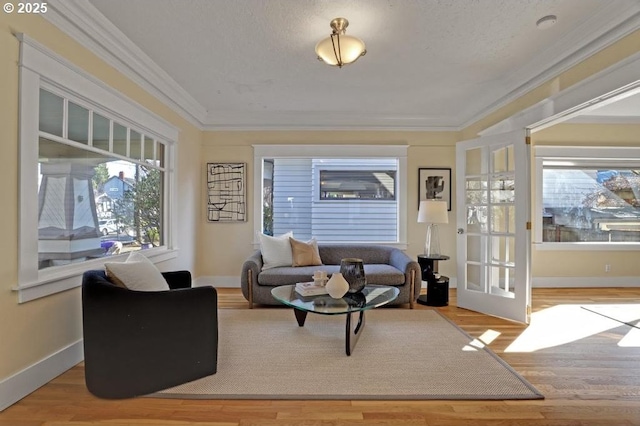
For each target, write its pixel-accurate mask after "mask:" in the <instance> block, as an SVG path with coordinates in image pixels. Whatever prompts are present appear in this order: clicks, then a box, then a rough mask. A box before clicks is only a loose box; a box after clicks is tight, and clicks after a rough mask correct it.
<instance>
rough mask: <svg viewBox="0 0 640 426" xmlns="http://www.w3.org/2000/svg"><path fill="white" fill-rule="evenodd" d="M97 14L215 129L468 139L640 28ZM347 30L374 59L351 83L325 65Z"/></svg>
mask: <svg viewBox="0 0 640 426" xmlns="http://www.w3.org/2000/svg"><path fill="white" fill-rule="evenodd" d="M90 2H91V4H92V5H94V6H95V7H96V8H97V9H98V10H99V11H100V12H101V13H102V14H103V15H104V16H105V17H106V18H107V19H108V20H109V21H110V22H111V23H113V24H114V25H115V27H117V28H118V29H119V30H120V31H121V32H122V33H124V35H125V36H126V37H127V38H128V39H130V40H131V41H132V42H133V43H134V44H135V45H137V46H138V47H139V48H140V49H141V50H142V51H143V52H144V53H145V54H146V55H148V57H149V58H151V60H152V61H153V62H155V64H157V65H158V66H159V67H160V68H162V70H164V71H165V72H166V73H167V74H168V75H169V76H170V77H171V78H172V79H173V80H175V82H176V83H178V85H179V86H181V87H182V88H183V89H184V90H185V91H186V92H188V93H189V95H190V96H191V97H192V98H194V99H195V100H196V101H197V103H198V104H200V105H201V106H202V107H204V109H206V117H205V118H204V119H203V120H202V122H203V124H204V125H205V127H210V128H281V127H290V128H295V127H298V128H303V127H310V128H311V127H318V128H416V129H419V128H460V127H461V126H464V125H466V124H469V123H470V122H472V121H473V120H475V119H478V118H480V117H482V116H483V115H485V114H486V113H488V112H490V111H491V109H494V108H496V107H497V106H499V105H501V104H503V103H504V102H506V101H509V100H511V99H512V98H513V97H515V96H517V95H518V94H522V93H521V92H522V91H523V90H525V89H528V88H531V87H530V86H531V85H535V84H536V83H539V82H541V81H539V80H541V79H544V78H546V77H548V76H549V75H553V73H554V72H555V73H557V72H558V71H561V70H562V69H563V67H564V68H566V67H567V66H569V65H572V63H571V60H572V58H574V57H578V56H579V53H580V52H581V51H584V50H585V49H588V48H590V47H592V46H594V45H597V42H598V40H600V39H601V38H602V37H604V36H606V35H607V34H610V33H611V32H612V30H614V29H615V28H618V27H620V26H621V25H622V24H624V23H625V21H627V22H628V20H630V19H635V21H634V22H637V21H638V19H637V17H638V15H639V14H640V12H639V11H640V8H639V2H638V1H637V0H538V1H535V0H446V1H445V0H430V1H427V0H425V1H418V0H342V1H335V0H323V1H318V0H188V1H187V0H90ZM548 14H554V15H557V17H558V21H557V24H556V25H555V26H553V27H551V28H548V29H546V30H540V29H538V28H536V25H535V23H536V21H537V20H538V19H539V18H541V17H543V16H545V15H548ZM336 17H345V18H347V19H348V20H349V22H350V25H349V28H348V29H347V34H350V35H354V36H357V37H360V38H361V39H363V41H364V42H365V43H366V46H367V54H366V56H364V57H362V58H360V59H359V60H358V61H357V62H356V63H354V64H351V65H349V66H346V67H344V68H342V69H339V68H334V67H330V66H328V65H325V64H323V63H321V62H319V61H318V60H317V59H316V57H315V54H314V46H315V44H316V43H317V42H318V41H319V40H320V39H321V38H324V37H326V36H328V35H329V33H330V31H331V29H330V28H329V22H330V21H331V19H333V18H336ZM634 25H636V24H634ZM636 28H637V25H636ZM629 31H630V30H629V29H627V33H628V32H629ZM554 67H555V68H554Z"/></svg>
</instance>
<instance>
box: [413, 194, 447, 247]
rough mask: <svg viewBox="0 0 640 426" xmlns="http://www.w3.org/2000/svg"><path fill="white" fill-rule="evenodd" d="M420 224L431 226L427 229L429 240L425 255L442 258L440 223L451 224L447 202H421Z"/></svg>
mask: <svg viewBox="0 0 640 426" xmlns="http://www.w3.org/2000/svg"><path fill="white" fill-rule="evenodd" d="M418 223H428V224H429V225H428V227H427V239H426V241H425V244H424V254H425V255H426V256H429V257H438V256H441V253H440V238H439V237H438V223H449V215H448V214H447V202H446V201H439V200H423V201H420V207H419V209H418Z"/></svg>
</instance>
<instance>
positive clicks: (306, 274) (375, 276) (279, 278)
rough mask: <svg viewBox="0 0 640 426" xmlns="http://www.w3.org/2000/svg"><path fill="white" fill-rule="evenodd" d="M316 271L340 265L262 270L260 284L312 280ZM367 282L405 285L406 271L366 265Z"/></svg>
mask: <svg viewBox="0 0 640 426" xmlns="http://www.w3.org/2000/svg"><path fill="white" fill-rule="evenodd" d="M315 271H325V272H326V273H327V274H328V275H331V274H334V273H336V272H340V265H322V266H302V267H297V268H294V267H289V268H287V267H281V268H272V269H268V270H266V271H262V272H261V273H260V275H258V284H260V285H265V286H278V285H287V284H295V283H298V282H305V281H310V280H311V278H312V277H313V273H314V272H315ZM364 273H365V276H366V277H367V284H371V285H403V284H404V283H405V276H404V273H403V272H402V271H400V270H398V269H397V268H394V267H393V266H391V265H383V264H373V265H364Z"/></svg>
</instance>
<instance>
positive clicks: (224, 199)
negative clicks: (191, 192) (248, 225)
mask: <svg viewBox="0 0 640 426" xmlns="http://www.w3.org/2000/svg"><path fill="white" fill-rule="evenodd" d="M245 171H246V164H245V163H207V221H208V222H217V223H220V222H245V221H246V220H247V191H246V185H245V176H246V175H245Z"/></svg>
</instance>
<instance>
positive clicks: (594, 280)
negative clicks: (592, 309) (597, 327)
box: [531, 277, 640, 288]
mask: <svg viewBox="0 0 640 426" xmlns="http://www.w3.org/2000/svg"><path fill="white" fill-rule="evenodd" d="M531 287H533V288H580V287H640V277H533V278H532V279H531Z"/></svg>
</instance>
